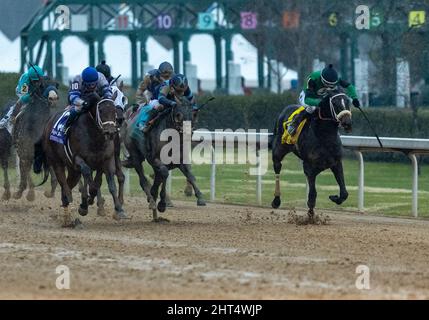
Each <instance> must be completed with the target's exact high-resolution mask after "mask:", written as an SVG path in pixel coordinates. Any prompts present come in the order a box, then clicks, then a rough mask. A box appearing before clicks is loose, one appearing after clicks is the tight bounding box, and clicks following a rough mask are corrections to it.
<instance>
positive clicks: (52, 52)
mask: <svg viewBox="0 0 429 320" xmlns="http://www.w3.org/2000/svg"><path fill="white" fill-rule="evenodd" d="M254 5H255V3H254V1H246V0H223V1H217V2H215V5H214V2H213V1H209V0H149V1H147V0H128V1H126V3H123V2H122V1H117V0H116V1H115V0H54V1H50V2H48V3H47V4H46V5H45V6H44V7H42V8H41V9H40V10H39V11H38V12H37V13H36V14H35V15H34V17H33V18H32V19H31V21H30V22H29V23H28V24H27V25H26V26H25V27H24V29H23V30H22V32H21V71H23V70H24V68H25V66H26V64H28V63H29V62H32V63H36V64H43V67H44V68H45V70H47V72H48V73H49V74H50V75H52V76H54V77H56V78H57V79H62V67H63V57H62V53H61V42H62V41H63V39H64V38H66V37H69V36H77V37H79V38H80V39H81V40H83V41H84V42H85V43H86V44H87V45H88V47H89V64H90V65H92V66H94V65H96V64H97V63H98V62H99V61H101V60H102V59H103V58H104V57H105V53H104V45H103V44H104V41H105V39H106V37H108V36H112V35H121V36H126V37H128V38H129V40H130V45H131V60H132V61H131V70H132V85H133V86H137V84H138V80H139V78H140V77H141V76H142V68H143V64H144V63H145V62H147V60H148V53H147V50H146V42H147V39H148V37H149V36H154V37H160V36H164V37H168V38H169V39H170V41H171V44H172V48H173V52H174V67H175V69H176V70H178V71H182V72H183V71H184V66H185V64H186V62H188V61H190V60H191V54H190V52H189V47H188V43H189V40H190V38H191V36H192V35H195V34H209V35H211V36H212V37H213V39H214V44H215V50H216V52H215V53H216V87H217V88H218V89H221V88H228V83H227V82H228V74H229V66H228V65H229V64H228V61H232V60H233V52H232V50H231V38H232V36H233V35H235V34H243V35H250V34H255V33H257V32H258V30H259V29H260V27H261V25H264V27H267V26H265V25H266V24H264V23H263V21H257V17H256V13H255V12H254V10H252V8H254ZM237 8H239V10H238V9H237ZM273 27H275V26H273V25H271V26H268V28H273ZM223 42H224V43H225V45H222V43H223ZM181 45H182V50H180V46H181ZM223 57H224V59H223ZM181 61H182V63H181ZM257 61H258V62H257V65H258V74H259V76H258V78H259V86H260V87H264V53H263V52H262V50H259V49H258V59H257ZM222 66H224V68H225V70H226V76H225V79H226V81H225V82H224V83H223V81H222Z"/></svg>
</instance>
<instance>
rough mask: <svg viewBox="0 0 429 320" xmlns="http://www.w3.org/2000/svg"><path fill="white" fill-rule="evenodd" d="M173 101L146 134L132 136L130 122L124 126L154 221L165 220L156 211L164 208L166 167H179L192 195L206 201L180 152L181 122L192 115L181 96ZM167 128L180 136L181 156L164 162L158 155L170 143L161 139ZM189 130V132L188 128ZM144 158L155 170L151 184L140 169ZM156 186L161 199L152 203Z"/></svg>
mask: <svg viewBox="0 0 429 320" xmlns="http://www.w3.org/2000/svg"><path fill="white" fill-rule="evenodd" d="M176 101H177V102H178V103H177V106H176V107H174V108H170V109H167V110H164V111H163V112H162V115H161V117H160V118H159V121H158V124H157V125H155V126H154V127H153V128H152V129H151V131H149V132H148V133H147V134H143V133H142V132H139V135H138V137H135V135H133V133H132V126H129V127H128V128H127V134H126V136H125V141H124V143H125V146H126V148H127V150H128V152H129V153H130V155H131V159H132V161H133V167H134V169H135V170H136V172H137V174H138V176H139V182H140V186H141V188H142V189H143V191H144V192H145V193H146V195H147V199H148V202H149V208H150V209H152V210H153V221H155V222H159V221H165V220H166V219H162V218H158V213H157V209H158V211H159V212H164V211H165V210H166V206H167V203H166V181H167V178H168V174H169V171H170V170H172V169H175V168H178V169H179V170H180V171H181V172H182V173H183V175H184V176H185V177H186V179H187V181H189V183H190V184H191V185H192V187H193V189H194V192H195V196H196V197H197V205H199V206H204V205H205V201H204V199H203V196H202V193H201V191H200V190H199V189H198V187H197V185H196V182H195V177H194V175H193V174H192V172H191V165H190V164H186V163H185V161H184V157H183V156H184V155H183V152H182V151H183V137H184V134H183V127H184V126H183V124H184V122H185V121H189V122H192V120H193V118H194V116H193V113H192V107H191V106H190V104H189V102H188V101H187V100H186V98H184V97H176ZM169 129H170V130H175V131H176V132H177V133H178V135H179V137H180V141H178V144H179V146H178V147H179V149H180V156H179V157H178V158H179V159H178V161H177V163H171V162H170V163H165V162H163V161H162V159H161V158H162V156H161V154H162V150H163V148H164V147H166V145H167V144H170V143H171V142H168V141H161V140H162V139H161V136H162V134H163V132H164V130H169ZM190 129H191V128H190ZM189 134H191V132H190V133H189ZM145 160H146V161H147V162H148V163H149V164H150V165H151V167H152V168H153V171H154V173H155V178H154V181H153V185H152V187H151V188H150V185H149V183H148V181H147V178H146V177H145V175H144V171H143V165H142V162H143V161H145ZM159 187H161V191H160V192H159V196H160V201H159V202H158V205H157V206H156V205H155V203H156V200H157V198H158V191H159Z"/></svg>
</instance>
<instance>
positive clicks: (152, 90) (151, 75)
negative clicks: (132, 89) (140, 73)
mask: <svg viewBox="0 0 429 320" xmlns="http://www.w3.org/2000/svg"><path fill="white" fill-rule="evenodd" d="M173 74H174V69H173V66H172V65H171V64H170V63H169V62H167V61H165V62H163V63H161V64H160V65H159V67H158V69H153V70H150V71H149V72H148V73H146V75H145V76H144V78H143V81H142V82H141V83H140V85H139V88H138V89H137V93H136V101H137V103H138V104H139V105H146V104H148V103H150V102H151V101H152V100H156V99H157V98H158V93H159V88H160V86H161V84H162V83H163V82H164V81H168V80H170V79H171V77H172V76H173Z"/></svg>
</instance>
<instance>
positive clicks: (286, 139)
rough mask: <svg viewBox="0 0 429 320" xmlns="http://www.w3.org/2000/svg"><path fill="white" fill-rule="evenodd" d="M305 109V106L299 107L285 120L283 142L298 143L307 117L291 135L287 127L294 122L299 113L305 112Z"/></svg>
mask: <svg viewBox="0 0 429 320" xmlns="http://www.w3.org/2000/svg"><path fill="white" fill-rule="evenodd" d="M304 110H305V107H299V108H298V109H296V110H295V112H293V113H292V114H291V115H290V116H289V118H288V119H287V121H283V129H284V130H283V135H282V144H292V145H293V144H296V143H297V142H298V138H299V135H300V134H301V131H302V128H304V126H305V124H306V123H307V119H304V120H303V121H301V123H300V124H299V125H298V129H297V130H296V132H295V134H294V135H293V136H291V135H290V134H289V132H288V131H287V127H288V126H289V124H290V123H291V122H292V120H293V118H295V117H296V116H297V115H298V114H300V113H301V112H303V111H304Z"/></svg>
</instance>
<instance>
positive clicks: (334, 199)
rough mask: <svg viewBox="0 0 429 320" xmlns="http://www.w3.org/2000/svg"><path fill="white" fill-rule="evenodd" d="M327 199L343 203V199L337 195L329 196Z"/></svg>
mask: <svg viewBox="0 0 429 320" xmlns="http://www.w3.org/2000/svg"><path fill="white" fill-rule="evenodd" d="M329 200H331V201H332V202H334V203H336V204H338V205H340V204H342V203H343V201H344V200H343V199H341V198H340V197H339V196H329Z"/></svg>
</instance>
